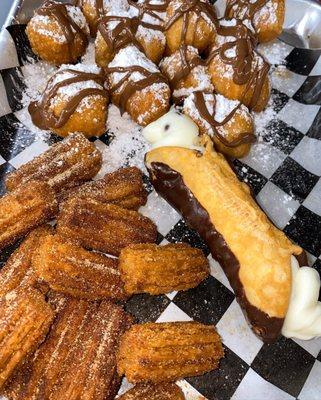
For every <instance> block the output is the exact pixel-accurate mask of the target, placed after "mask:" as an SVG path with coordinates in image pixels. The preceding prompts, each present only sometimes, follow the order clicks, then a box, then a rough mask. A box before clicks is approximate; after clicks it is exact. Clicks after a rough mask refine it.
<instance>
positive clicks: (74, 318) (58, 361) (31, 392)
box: [5, 299, 131, 400]
mask: <svg viewBox="0 0 321 400" xmlns="http://www.w3.org/2000/svg"><path fill="white" fill-rule="evenodd" d="M130 323H131V319H130V317H129V316H128V315H127V314H126V313H125V312H124V311H123V310H122V309H121V308H120V307H118V306H116V305H114V304H113V303H111V302H108V301H103V302H101V303H90V302H87V301H83V300H76V299H73V300H69V301H67V302H66V303H65V304H64V306H63V307H62V308H61V309H60V311H59V313H58V316H57V318H56V320H55V323H54V325H53V327H52V329H51V331H50V332H49V335H48V337H47V339H46V341H45V342H44V343H43V344H42V345H41V346H40V348H39V349H38V351H37V352H36V353H35V355H34V357H33V358H32V359H31V360H29V362H28V363H26V364H24V365H23V367H22V368H21V369H20V370H19V372H18V373H17V374H16V375H15V376H14V378H13V380H12V381H11V382H10V384H9V385H8V386H7V388H6V390H5V393H6V395H7V396H8V397H9V398H10V399H15V400H26V399H33V400H44V399H46V400H67V399H68V400H77V399H86V400H112V399H114V396H115V395H116V393H117V390H118V386H119V383H120V378H119V376H118V375H117V371H116V356H115V353H116V350H117V347H118V343H119V339H120V336H121V334H122V333H123V332H124V331H125V330H126V329H127V328H128V327H129V326H130Z"/></svg>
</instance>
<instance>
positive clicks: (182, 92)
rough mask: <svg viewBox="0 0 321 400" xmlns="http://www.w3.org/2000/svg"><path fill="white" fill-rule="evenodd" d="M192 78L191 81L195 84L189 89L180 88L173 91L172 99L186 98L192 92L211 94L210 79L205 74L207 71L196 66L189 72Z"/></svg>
mask: <svg viewBox="0 0 321 400" xmlns="http://www.w3.org/2000/svg"><path fill="white" fill-rule="evenodd" d="M191 74H192V76H193V80H194V82H195V84H194V85H193V86H191V87H189V88H181V89H177V90H174V92H173V96H174V97H187V96H189V95H190V94H191V93H192V92H196V91H199V90H200V91H204V92H212V91H213V90H214V88H213V85H212V83H211V77H210V75H209V74H208V72H207V69H206V67H205V66H203V65H197V66H196V67H195V68H193V70H192V72H191Z"/></svg>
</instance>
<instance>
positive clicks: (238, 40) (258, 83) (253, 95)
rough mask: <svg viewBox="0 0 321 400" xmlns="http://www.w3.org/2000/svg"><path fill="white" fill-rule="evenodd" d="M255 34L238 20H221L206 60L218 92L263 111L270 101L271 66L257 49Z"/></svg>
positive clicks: (251, 108)
mask: <svg viewBox="0 0 321 400" xmlns="http://www.w3.org/2000/svg"><path fill="white" fill-rule="evenodd" d="M256 44H257V41H256V38H255V37H254V35H253V33H252V32H251V31H250V30H249V29H248V28H247V27H246V26H245V25H244V24H243V23H242V22H241V21H239V20H236V19H232V20H221V21H220V26H219V27H218V28H217V35H216V37H215V38H214V43H213V44H212V46H211V49H210V53H209V56H208V58H207V65H208V70H209V73H210V75H211V78H212V83H213V85H214V87H215V90H216V91H217V92H218V93H220V94H222V95H223V96H225V97H227V98H228V99H232V100H239V101H240V102H242V103H243V104H245V105H246V106H247V107H248V108H249V109H250V110H253V111H257V112H259V111H262V110H264V108H265V107H266V105H267V102H268V100H269V98H270V81H269V75H268V73H269V68H270V65H269V64H268V63H267V62H266V61H265V60H264V59H263V57H261V56H260V55H259V54H258V53H257V52H256V50H255V49H254V48H255V46H256Z"/></svg>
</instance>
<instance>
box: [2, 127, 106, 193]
mask: <svg viewBox="0 0 321 400" xmlns="http://www.w3.org/2000/svg"><path fill="white" fill-rule="evenodd" d="M101 164H102V156H101V153H100V151H99V150H98V149H97V148H96V147H95V145H94V144H93V143H91V142H89V140H87V139H86V138H85V136H84V135H82V134H81V133H74V134H72V135H70V136H69V137H68V138H66V139H65V140H63V141H62V142H60V143H57V144H54V145H53V146H51V147H50V149H49V150H47V151H46V152H45V153H43V154H41V155H40V156H38V157H36V158H34V159H33V160H31V161H29V162H28V163H26V164H24V165H22V166H21V167H20V168H18V169H17V170H16V171H13V172H11V173H10V174H9V175H7V178H6V187H7V189H8V190H13V189H15V188H17V187H18V186H20V185H22V184H24V183H26V182H29V181H31V180H40V181H42V182H47V183H48V184H49V185H50V186H51V187H52V188H53V189H54V190H55V191H56V192H58V193H59V192H60V191H61V189H62V188H64V187H66V186H69V185H74V184H77V183H80V182H84V181H87V180H89V179H91V178H93V177H94V176H95V175H96V174H97V172H98V171H99V170H100V168H101Z"/></svg>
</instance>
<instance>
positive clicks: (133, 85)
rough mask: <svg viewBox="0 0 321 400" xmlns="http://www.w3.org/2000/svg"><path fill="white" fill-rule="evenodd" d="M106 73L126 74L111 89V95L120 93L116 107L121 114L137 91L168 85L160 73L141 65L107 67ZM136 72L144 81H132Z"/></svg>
mask: <svg viewBox="0 0 321 400" xmlns="http://www.w3.org/2000/svg"><path fill="white" fill-rule="evenodd" d="M105 72H106V73H107V74H113V73H124V76H123V78H121V79H120V80H119V81H118V82H117V83H116V84H114V85H111V87H110V88H109V93H110V94H114V93H115V92H117V91H120V93H119V100H118V101H116V105H117V106H118V107H119V109H120V112H121V114H123V113H124V112H125V110H126V104H127V101H128V100H129V99H130V97H131V96H132V95H133V94H134V93H136V92H137V91H142V90H144V89H146V88H147V87H149V86H151V85H153V84H156V83H166V84H167V81H166V78H165V77H164V76H163V75H162V74H161V73H160V72H152V71H149V70H147V69H146V68H144V67H141V66H139V65H132V66H128V67H107V68H105ZM135 72H138V73H140V74H141V75H142V76H143V78H142V79H140V80H138V81H136V82H135V81H133V80H131V79H130V77H131V75H132V74H133V73H135ZM117 94H118V93H117Z"/></svg>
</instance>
